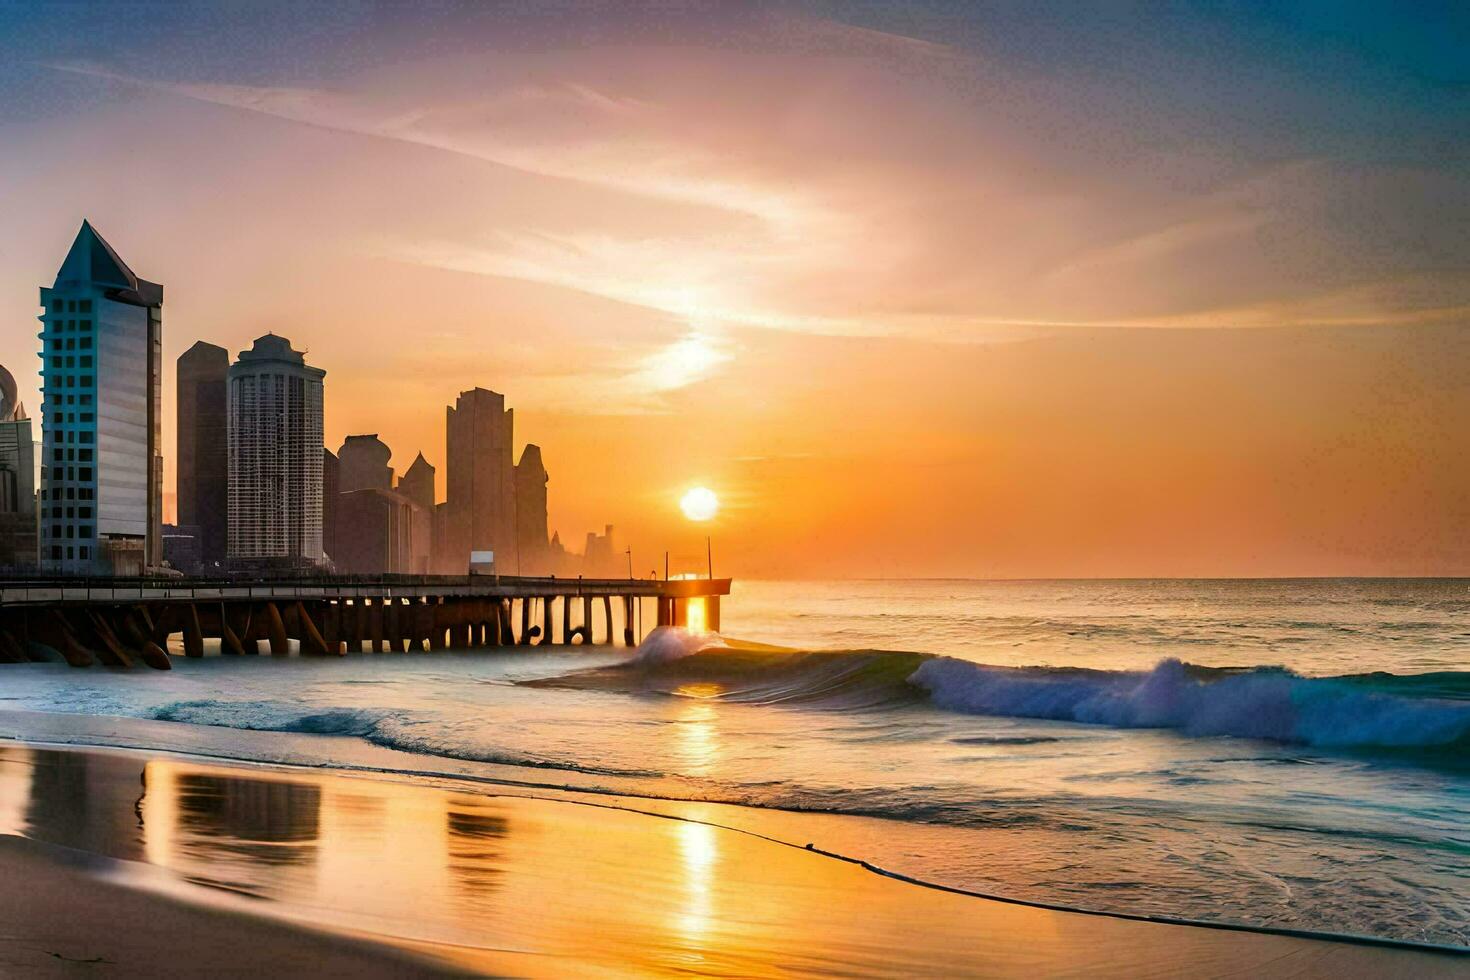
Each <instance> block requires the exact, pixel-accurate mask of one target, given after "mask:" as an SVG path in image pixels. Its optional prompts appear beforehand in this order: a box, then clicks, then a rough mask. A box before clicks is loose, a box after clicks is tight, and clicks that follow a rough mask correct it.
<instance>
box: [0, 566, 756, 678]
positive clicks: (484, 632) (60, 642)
mask: <svg viewBox="0 0 1470 980" xmlns="http://www.w3.org/2000/svg"><path fill="white" fill-rule="evenodd" d="M729 594H730V580H729V579H673V580H667V581H664V580H658V579H581V578H577V579H569V578H528V577H518V576H496V575H464V576H443V575H393V576H375V577H360V576H328V577H301V578H295V579H292V578H280V577H270V578H260V579H246V578H230V579H223V578H114V579H46V578H26V579H0V663H5V662H12V663H15V662H23V661H27V660H53V659H56V660H65V661H66V662H67V663H69V664H71V665H72V666H75V667H85V666H90V665H91V664H93V663H99V662H100V663H103V664H106V665H109V666H117V667H126V666H131V665H132V664H133V662H134V661H137V660H141V661H142V662H143V663H145V664H147V665H148V666H151V667H156V668H159V669H164V670H166V669H168V667H169V656H168V653H167V652H166V651H167V650H168V647H169V639H170V637H172V636H174V635H175V634H178V635H180V636H181V637H182V646H183V650H184V653H185V655H186V656H191V657H201V656H203V655H204V640H205V639H217V640H218V641H219V647H220V651H221V652H222V653H225V654H235V655H248V654H254V653H258V652H259V644H260V642H261V641H267V642H268V643H269V647H270V650H271V652H272V653H273V654H276V655H284V654H287V653H289V652H290V651H291V649H292V646H291V643H292V641H295V643H296V644H297V645H298V648H299V650H300V652H301V654H303V655H321V656H339V655H342V654H344V653H347V652H360V651H363V650H364V649H371V650H373V651H374V652H389V651H398V652H407V651H409V650H424V649H430V650H437V649H444V648H446V647H452V648H456V649H461V648H474V647H482V646H513V645H526V644H533V643H534V644H544V643H555V642H560V643H593V642H596V639H595V637H596V634H597V632H598V629H597V627H598V626H599V625H600V626H601V627H602V629H601V633H602V639H601V642H604V643H616V642H618V640H619V639H621V641H622V642H623V643H624V644H626V645H628V646H633V645H636V644H637V643H638V642H639V641H640V640H641V639H642V635H643V634H644V633H645V632H646V630H644V629H643V625H644V624H643V617H642V615H641V600H643V599H652V600H654V602H655V610H656V613H655V615H654V616H653V618H652V622H651V623H650V624H649V628H652V627H653V626H666V625H672V626H685V625H695V626H699V627H700V628H705V629H710V630H717V629H719V625H720V597H722V596H726V595H729ZM614 600H617V601H616V603H614ZM558 604H559V605H560V610H559V611H560V615H559V616H558V615H557V606H558ZM599 605H600V606H601V613H602V614H601V615H600V616H599V615H597V612H596V608H597V607H598V606H599ZM615 605H616V607H618V609H619V610H620V616H615V615H614V607H615ZM619 619H620V620H621V624H622V625H621V629H619V628H618V626H617V625H616V622H615V621H616V620H619ZM558 621H560V624H561V629H560V634H561V635H560V639H559V640H558V639H557V623H558Z"/></svg>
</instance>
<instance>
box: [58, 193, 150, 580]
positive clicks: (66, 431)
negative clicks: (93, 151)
mask: <svg viewBox="0 0 1470 980" xmlns="http://www.w3.org/2000/svg"><path fill="white" fill-rule="evenodd" d="M41 306H42V308H43V310H44V312H43V313H42V314H41V316H40V320H41V323H42V328H41V334H40V339H41V344H42V349H41V388H42V400H41V452H42V461H41V500H40V506H41V510H42V516H41V531H42V534H41V564H42V567H43V568H45V569H46V570H48V571H53V572H61V573H68V574H91V575H126V574H141V573H142V572H144V571H145V570H147V569H150V568H153V567H156V566H157V565H159V563H160V561H161V559H162V550H163V536H162V525H163V455H162V450H161V446H160V440H159V432H160V409H161V402H162V373H163V287H162V286H160V285H158V284H157V283H153V282H149V281H147V280H146V279H140V278H138V276H137V275H136V274H134V272H133V271H132V270H131V269H130V268H128V266H127V263H125V262H124V261H123V260H122V259H121V258H120V257H119V256H118V254H117V252H116V251H114V250H113V248H112V246H110V245H109V244H107V242H106V241H105V240H104V239H103V238H102V236H101V235H99V234H97V231H96V229H94V228H93V227H92V225H91V223H90V222H87V221H83V222H82V227H81V230H80V231H78V232H77V237H76V239H75V240H74V241H73V242H72V246H71V250H70V251H69V252H68V253H67V255H66V259H65V261H63V262H62V264H61V269H60V271H58V272H57V274H56V281H55V282H54V283H53V284H52V285H51V286H50V287H49V288H48V287H45V286H43V287H41Z"/></svg>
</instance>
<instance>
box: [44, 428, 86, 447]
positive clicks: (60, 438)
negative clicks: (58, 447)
mask: <svg viewBox="0 0 1470 980" xmlns="http://www.w3.org/2000/svg"><path fill="white" fill-rule="evenodd" d="M96 434H97V433H95V432H93V431H92V430H91V429H81V430H76V429H71V430H68V431H65V432H56V431H54V430H53V431H50V432H47V433H46V441H47V443H51V444H55V443H58V442H81V443H86V444H88V445H90V444H91V442H92V437H93V436H95V435H96Z"/></svg>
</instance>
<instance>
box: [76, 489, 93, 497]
mask: <svg viewBox="0 0 1470 980" xmlns="http://www.w3.org/2000/svg"><path fill="white" fill-rule="evenodd" d="M77 499H78V500H91V499H92V488H91V487H82V488H81V489H80V490H78V491H77Z"/></svg>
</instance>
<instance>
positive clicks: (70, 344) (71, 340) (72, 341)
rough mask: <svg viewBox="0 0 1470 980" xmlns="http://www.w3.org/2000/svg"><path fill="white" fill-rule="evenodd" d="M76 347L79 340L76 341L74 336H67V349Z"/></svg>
mask: <svg viewBox="0 0 1470 980" xmlns="http://www.w3.org/2000/svg"><path fill="white" fill-rule="evenodd" d="M76 348H77V342H76V340H75V339H74V338H72V337H68V338H66V349H67V350H76Z"/></svg>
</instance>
